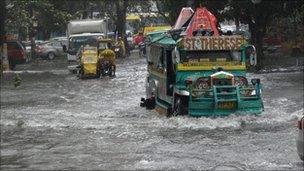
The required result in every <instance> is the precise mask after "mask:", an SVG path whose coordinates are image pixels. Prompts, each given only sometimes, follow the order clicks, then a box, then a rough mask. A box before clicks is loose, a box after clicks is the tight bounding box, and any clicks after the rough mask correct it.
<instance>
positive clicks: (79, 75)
mask: <svg viewBox="0 0 304 171" xmlns="http://www.w3.org/2000/svg"><path fill="white" fill-rule="evenodd" d="M78 77H79V78H80V79H83V78H84V71H83V69H82V68H80V69H79V71H78Z"/></svg>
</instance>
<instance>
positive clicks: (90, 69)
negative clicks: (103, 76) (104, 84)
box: [78, 45, 100, 78]
mask: <svg viewBox="0 0 304 171" xmlns="http://www.w3.org/2000/svg"><path fill="white" fill-rule="evenodd" d="M80 53H81V54H80V65H79V67H78V68H79V70H78V76H79V77H80V78H83V77H85V76H94V77H99V76H100V72H99V66H98V62H99V59H98V51H97V47H93V46H89V45H86V46H85V47H82V50H81V52H80Z"/></svg>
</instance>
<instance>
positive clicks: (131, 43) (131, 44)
mask: <svg viewBox="0 0 304 171" xmlns="http://www.w3.org/2000/svg"><path fill="white" fill-rule="evenodd" d="M133 35H134V34H133V32H132V31H130V30H127V31H126V36H127V41H128V45H129V47H130V50H133V49H135V44H134V41H133Z"/></svg>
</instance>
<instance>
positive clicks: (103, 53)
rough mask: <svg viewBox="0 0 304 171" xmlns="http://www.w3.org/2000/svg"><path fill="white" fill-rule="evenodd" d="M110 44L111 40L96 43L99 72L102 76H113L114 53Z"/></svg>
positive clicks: (114, 66)
mask: <svg viewBox="0 0 304 171" xmlns="http://www.w3.org/2000/svg"><path fill="white" fill-rule="evenodd" d="M112 43H113V42H112V40H111V39H100V40H99V41H98V46H97V47H98V52H99V53H98V58H99V71H100V74H101V75H102V76H110V77H114V76H115V72H116V64H115V52H114V51H113V46H112Z"/></svg>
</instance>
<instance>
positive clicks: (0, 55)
mask: <svg viewBox="0 0 304 171" xmlns="http://www.w3.org/2000/svg"><path fill="white" fill-rule="evenodd" d="M5 19H6V0H3V1H2V4H1V6H0V59H1V77H0V78H2V74H3V71H4V70H9V63H8V59H7V44H6V43H4V42H5V39H6V38H5V37H6V36H5V34H6V32H5V25H4V24H5Z"/></svg>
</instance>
